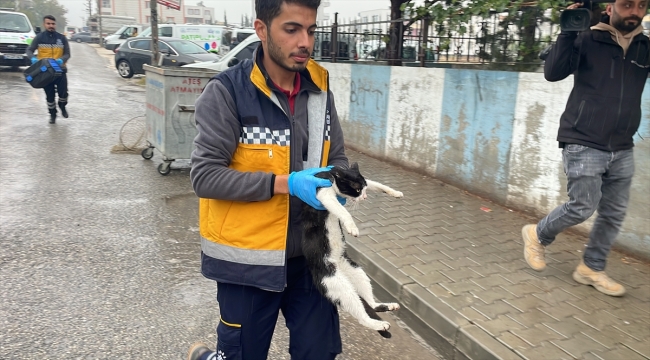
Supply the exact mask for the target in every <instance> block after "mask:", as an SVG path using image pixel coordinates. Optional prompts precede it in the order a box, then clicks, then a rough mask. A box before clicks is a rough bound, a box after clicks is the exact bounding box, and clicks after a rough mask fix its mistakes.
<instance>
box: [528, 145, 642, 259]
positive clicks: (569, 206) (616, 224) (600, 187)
mask: <svg viewBox="0 0 650 360" xmlns="http://www.w3.org/2000/svg"><path fill="white" fill-rule="evenodd" d="M562 160H563V162H564V172H565V173H566V175H567V179H568V184H567V191H568V195H569V201H568V202H566V203H564V204H562V205H560V206H558V207H557V208H555V209H554V210H553V211H551V213H550V214H548V215H547V216H546V217H545V218H543V219H542V220H541V221H540V222H539V223H538V224H537V237H538V238H539V242H540V243H541V244H542V245H544V246H547V245H549V244H551V243H552V242H553V240H555V236H557V234H559V233H561V232H562V231H564V230H565V229H566V228H568V227H571V226H574V225H577V224H580V223H582V222H584V221H585V220H587V219H589V217H590V216H591V215H592V214H593V213H594V212H595V211H596V210H598V216H597V217H596V221H595V222H594V226H593V227H592V229H591V233H590V234H589V244H588V245H587V249H586V250H585V253H584V257H583V259H584V262H585V265H587V266H588V267H589V268H590V269H592V270H595V271H602V270H604V269H605V265H606V264H607V254H608V253H609V250H610V249H611V248H612V245H613V244H614V241H615V240H616V236H617V235H618V232H619V230H620V228H621V225H622V224H623V219H625V211H626V210H627V204H628V201H629V199H630V185H631V184H632V176H633V175H634V153H633V151H632V149H629V150H620V151H614V152H609V151H602V150H597V149H593V148H590V147H587V146H583V145H576V144H567V145H566V146H565V147H564V149H563V150H562Z"/></svg>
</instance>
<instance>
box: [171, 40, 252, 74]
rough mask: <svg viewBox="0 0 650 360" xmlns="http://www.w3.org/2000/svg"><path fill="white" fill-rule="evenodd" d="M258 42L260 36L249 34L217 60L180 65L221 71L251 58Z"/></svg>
mask: <svg viewBox="0 0 650 360" xmlns="http://www.w3.org/2000/svg"><path fill="white" fill-rule="evenodd" d="M260 43H261V42H260V38H259V37H257V34H251V35H250V36H248V37H247V38H246V39H244V41H242V42H240V43H239V45H237V46H235V47H234V48H233V49H232V50H230V51H229V52H228V53H227V54H226V55H224V56H223V57H221V58H220V59H218V60H214V61H204V62H200V63H193V64H187V65H183V66H182V67H191V68H202V69H209V70H216V71H218V72H221V71H224V70H226V69H227V68H229V67H231V66H235V65H237V64H239V63H240V62H242V61H244V60H246V59H252V58H253V52H254V51H255V49H257V47H258V46H259V45H260Z"/></svg>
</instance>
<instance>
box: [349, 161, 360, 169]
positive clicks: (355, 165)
mask: <svg viewBox="0 0 650 360" xmlns="http://www.w3.org/2000/svg"><path fill="white" fill-rule="evenodd" d="M350 169H352V170H357V171H359V164H357V163H356V162H355V163H352V165H350Z"/></svg>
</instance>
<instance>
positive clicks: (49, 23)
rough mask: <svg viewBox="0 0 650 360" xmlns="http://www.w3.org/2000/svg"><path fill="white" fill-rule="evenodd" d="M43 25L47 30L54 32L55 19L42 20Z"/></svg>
mask: <svg viewBox="0 0 650 360" xmlns="http://www.w3.org/2000/svg"><path fill="white" fill-rule="evenodd" d="M43 27H44V28H45V30H47V31H49V32H54V31H56V21H54V20H50V19H45V20H43Z"/></svg>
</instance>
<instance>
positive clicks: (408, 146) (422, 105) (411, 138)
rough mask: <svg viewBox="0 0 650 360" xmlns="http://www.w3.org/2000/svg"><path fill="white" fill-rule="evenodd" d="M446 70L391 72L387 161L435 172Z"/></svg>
mask: <svg viewBox="0 0 650 360" xmlns="http://www.w3.org/2000/svg"><path fill="white" fill-rule="evenodd" d="M444 88H445V70H444V69H427V68H407V67H393V68H391V77H390V92H389V104H388V124H387V127H386V128H387V134H386V149H385V151H384V153H385V154H386V157H388V158H390V159H392V160H395V161H398V162H400V163H403V164H404V165H407V166H410V167H414V168H418V169H420V170H423V171H425V172H427V173H430V174H432V175H433V174H435V172H436V158H437V156H438V138H439V134H440V118H441V113H442V99H443V91H444Z"/></svg>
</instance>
